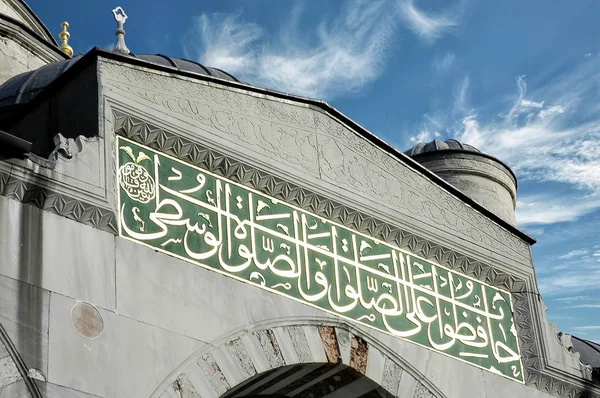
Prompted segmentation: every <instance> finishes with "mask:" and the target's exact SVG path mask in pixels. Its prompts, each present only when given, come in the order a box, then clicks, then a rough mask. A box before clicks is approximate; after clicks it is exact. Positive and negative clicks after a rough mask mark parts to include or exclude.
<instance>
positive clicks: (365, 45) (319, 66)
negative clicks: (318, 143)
mask: <svg viewBox="0 0 600 398" xmlns="http://www.w3.org/2000/svg"><path fill="white" fill-rule="evenodd" d="M300 13H301V10H299V9H296V10H294V12H292V14H291V16H290V17H289V18H290V19H289V20H288V21H284V23H283V26H282V29H281V30H280V33H279V35H278V36H277V35H276V36H271V37H269V38H268V40H267V38H266V37H265V36H267V32H266V31H265V29H264V28H262V27H261V26H258V25H257V24H254V23H251V22H246V21H244V20H243V19H242V15H241V14H240V13H238V14H210V15H207V14H203V15H201V16H199V17H197V18H195V20H194V29H193V30H192V31H191V32H190V34H189V35H188V37H187V40H186V43H187V52H188V54H192V53H194V54H196V55H197V56H196V58H198V59H199V60H200V61H201V62H203V63H205V64H207V65H210V66H215V67H219V68H223V69H224V70H227V71H228V72H230V73H232V74H234V75H236V76H237V77H238V78H241V79H244V80H248V81H250V82H251V83H252V84H255V85H259V86H264V87H268V88H272V89H276V90H279V91H284V92H290V93H293V94H297V95H304V96H308V97H318V98H324V97H325V98H331V97H334V96H335V95H338V94H340V93H341V92H348V91H353V90H356V89H359V88H361V87H363V86H364V85H365V84H367V83H369V82H372V81H373V80H374V79H376V78H377V77H378V76H379V73H380V72H381V71H382V69H383V68H382V65H383V62H384V61H385V59H386V56H387V51H386V50H387V49H388V48H389V47H390V45H391V42H392V35H393V33H394V31H395V27H396V25H397V22H398V18H397V16H396V15H394V13H393V12H390V6H389V4H388V3H386V2H383V1H366V0H354V1H350V2H348V3H347V4H346V5H345V6H344V7H343V8H342V10H341V11H340V13H339V15H338V17H337V18H335V19H334V20H333V21H331V22H323V23H321V24H320V25H318V26H316V27H315V28H314V31H312V32H306V31H300V29H299V28H298V26H297V25H298V24H297V21H298V19H299V14H300Z"/></svg>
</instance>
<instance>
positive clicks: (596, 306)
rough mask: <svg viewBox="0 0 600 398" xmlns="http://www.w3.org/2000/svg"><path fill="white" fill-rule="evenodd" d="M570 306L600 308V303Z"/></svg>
mask: <svg viewBox="0 0 600 398" xmlns="http://www.w3.org/2000/svg"><path fill="white" fill-rule="evenodd" d="M568 308H600V304H578V305H573V306H570V307H568Z"/></svg>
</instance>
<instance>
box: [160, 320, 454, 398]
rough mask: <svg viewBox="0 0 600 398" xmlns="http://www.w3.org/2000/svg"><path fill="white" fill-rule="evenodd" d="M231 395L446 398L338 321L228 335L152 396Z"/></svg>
mask: <svg viewBox="0 0 600 398" xmlns="http://www.w3.org/2000/svg"><path fill="white" fill-rule="evenodd" d="M298 322H299V323H298ZM238 397H240V398H241V397H244V398H250V397H260V398H269V397H270V398H281V397H286V398H288V397H298V398H305V397H308V398H324V397H327V398H355V397H356V398H358V397H367V398H371V397H372V398H382V397H383V398H392V397H397V398H445V396H444V394H443V393H442V392H441V391H439V390H438V389H437V388H436V387H435V385H434V384H433V383H432V382H431V381H430V380H428V379H427V378H425V377H424V376H423V375H422V374H420V373H419V372H418V371H416V369H415V368H414V367H413V366H412V365H411V364H409V363H407V362H406V361H404V360H403V359H402V358H400V357H398V356H397V355H395V354H394V353H393V352H391V351H390V350H389V349H388V348H386V347H385V346H383V345H382V344H380V343H379V342H377V341H376V340H375V339H373V338H372V337H371V336H369V335H368V334H362V333H360V334H359V333H357V331H356V330H355V329H354V328H352V327H351V326H350V325H348V324H345V323H342V322H340V323H336V324H328V321H323V320H321V321H316V320H309V319H306V320H303V321H301V320H299V319H297V320H296V322H293V321H292V322H290V320H283V321H280V322H277V321H271V322H269V323H268V325H265V324H263V325H262V326H256V327H255V328H253V329H250V330H248V329H245V330H241V331H238V332H235V333H233V334H231V335H230V336H228V337H225V338H223V339H221V340H220V341H218V342H215V343H214V344H212V345H210V346H208V347H207V348H205V349H202V350H200V351H198V352H196V353H194V354H193V355H191V356H190V357H189V358H188V359H187V360H186V361H185V362H184V363H182V364H181V365H180V366H178V367H177V369H175V370H174V371H173V372H172V373H171V375H170V376H169V377H167V379H165V380H164V381H163V382H162V383H161V384H160V385H159V386H158V387H157V388H156V390H155V391H154V393H153V394H152V398H238Z"/></svg>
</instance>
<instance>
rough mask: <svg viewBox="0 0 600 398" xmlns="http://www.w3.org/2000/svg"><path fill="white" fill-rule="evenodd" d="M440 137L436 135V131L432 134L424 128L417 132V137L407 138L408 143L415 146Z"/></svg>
mask: <svg viewBox="0 0 600 398" xmlns="http://www.w3.org/2000/svg"><path fill="white" fill-rule="evenodd" d="M439 136H440V133H438V132H437V131H435V132H433V134H432V133H431V132H429V130H427V128H425V129H424V130H421V131H419V133H417V135H413V136H412V137H409V140H410V142H412V143H414V144H416V143H418V142H429V141H431V140H433V139H434V138H438V137H439Z"/></svg>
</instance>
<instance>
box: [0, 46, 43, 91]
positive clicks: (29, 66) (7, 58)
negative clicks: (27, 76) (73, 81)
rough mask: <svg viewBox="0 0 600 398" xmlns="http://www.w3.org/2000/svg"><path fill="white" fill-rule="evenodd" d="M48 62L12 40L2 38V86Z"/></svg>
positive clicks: (0, 64)
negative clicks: (14, 77) (9, 80)
mask: <svg viewBox="0 0 600 398" xmlns="http://www.w3.org/2000/svg"><path fill="white" fill-rule="evenodd" d="M46 63H47V62H46V61H45V60H44V59H42V58H40V57H39V56H37V55H35V54H34V53H33V52H31V51H30V50H28V49H26V48H24V47H23V46H22V45H20V44H19V43H17V42H15V41H14V40H13V39H11V38H7V37H2V36H0V84H2V83H4V82H5V81H7V80H8V79H10V78H11V77H13V76H16V75H18V74H20V73H23V72H27V71H30V70H34V69H37V68H39V67H40V66H42V65H45V64H46Z"/></svg>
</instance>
